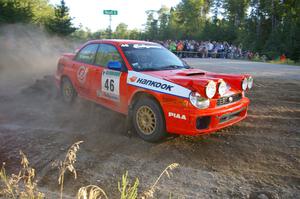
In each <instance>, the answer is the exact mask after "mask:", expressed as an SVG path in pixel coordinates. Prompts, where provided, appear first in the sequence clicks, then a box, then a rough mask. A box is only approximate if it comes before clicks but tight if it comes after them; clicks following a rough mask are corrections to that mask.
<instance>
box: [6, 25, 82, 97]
mask: <svg viewBox="0 0 300 199" xmlns="http://www.w3.org/2000/svg"><path fill="white" fill-rule="evenodd" d="M77 46H79V45H78V44H76V43H75V42H71V41H70V40H67V39H64V38H60V37H57V36H51V35H49V34H48V33H46V32H45V31H44V30H43V29H42V28H40V27H36V26H33V25H25V24H11V25H3V26H0V92H5V93H6V94H7V93H15V92H18V91H20V89H23V88H24V87H25V86H28V85H29V84H32V83H33V82H34V81H35V80H36V79H39V78H41V77H43V76H44V75H50V76H51V75H53V74H54V72H55V70H56V65H57V61H58V59H59V57H60V55H61V54H62V53H64V52H72V51H73V50H74V49H75V48H76V47H77Z"/></svg>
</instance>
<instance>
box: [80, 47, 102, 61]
mask: <svg viewBox="0 0 300 199" xmlns="http://www.w3.org/2000/svg"><path fill="white" fill-rule="evenodd" d="M98 45H99V44H89V45H87V46H86V47H84V48H83V49H81V50H80V52H79V53H78V54H77V56H76V58H75V60H76V61H79V62H83V63H87V64H93V62H94V59H95V56H96V52H97V48H98Z"/></svg>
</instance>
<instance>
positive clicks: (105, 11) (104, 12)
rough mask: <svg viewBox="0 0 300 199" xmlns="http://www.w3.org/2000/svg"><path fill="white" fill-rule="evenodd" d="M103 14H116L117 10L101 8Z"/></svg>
mask: <svg viewBox="0 0 300 199" xmlns="http://www.w3.org/2000/svg"><path fill="white" fill-rule="evenodd" d="M103 14H105V15H118V11H117V10H103Z"/></svg>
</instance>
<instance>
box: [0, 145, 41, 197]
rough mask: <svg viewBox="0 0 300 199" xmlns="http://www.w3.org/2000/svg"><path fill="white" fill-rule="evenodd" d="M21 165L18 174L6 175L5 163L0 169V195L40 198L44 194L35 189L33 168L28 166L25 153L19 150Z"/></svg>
mask: <svg viewBox="0 0 300 199" xmlns="http://www.w3.org/2000/svg"><path fill="white" fill-rule="evenodd" d="M20 155H21V166H22V168H21V169H20V171H19V173H18V174H12V175H11V176H10V177H9V176H7V174H6V171H5V164H4V163H3V166H2V168H1V171H0V180H1V187H0V196H1V195H2V196H4V197H6V198H20V199H41V198H44V197H45V196H44V194H43V193H41V192H39V191H38V189H37V183H36V181H35V180H34V179H35V170H34V169H33V168H31V167H30V166H29V161H28V159H27V157H26V156H25V154H24V153H23V152H22V151H20Z"/></svg>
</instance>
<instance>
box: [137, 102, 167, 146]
mask: <svg viewBox="0 0 300 199" xmlns="http://www.w3.org/2000/svg"><path fill="white" fill-rule="evenodd" d="M132 114H133V115H132V122H133V126H134V129H135V131H136V132H137V134H138V135H139V136H140V137H141V138H142V139H144V140H145V141H148V142H157V141H160V140H162V139H163V138H165V137H166V136H167V133H166V125H165V119H164V114H163V112H162V110H161V108H160V106H159V104H158V103H157V102H155V101H154V100H152V99H150V98H147V97H144V98H140V99H139V100H138V101H137V103H136V104H135V105H134V107H133V113H132Z"/></svg>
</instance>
